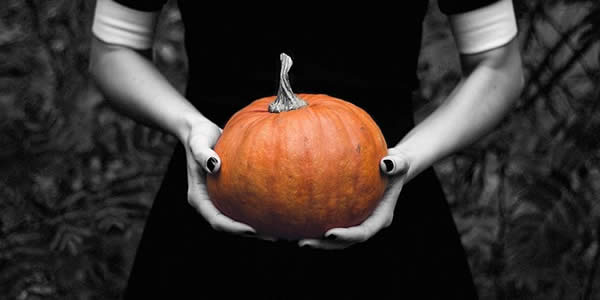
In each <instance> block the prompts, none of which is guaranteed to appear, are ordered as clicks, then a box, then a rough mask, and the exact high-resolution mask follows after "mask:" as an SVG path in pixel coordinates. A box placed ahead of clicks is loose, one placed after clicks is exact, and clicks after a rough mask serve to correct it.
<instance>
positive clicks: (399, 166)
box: [379, 153, 409, 175]
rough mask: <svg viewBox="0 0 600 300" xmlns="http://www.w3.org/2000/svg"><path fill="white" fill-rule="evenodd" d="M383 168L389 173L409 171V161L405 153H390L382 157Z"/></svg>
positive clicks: (381, 166) (395, 173)
mask: <svg viewBox="0 0 600 300" xmlns="http://www.w3.org/2000/svg"><path fill="white" fill-rule="evenodd" d="M379 167H380V168H381V170H382V171H383V172H384V173H385V174H387V175H400V174H405V173H406V172H408V168H409V163H408V159H407V158H406V156H404V155H403V154H399V153H397V154H390V155H388V156H385V157H384V158H382V159H381V162H380V163H379Z"/></svg>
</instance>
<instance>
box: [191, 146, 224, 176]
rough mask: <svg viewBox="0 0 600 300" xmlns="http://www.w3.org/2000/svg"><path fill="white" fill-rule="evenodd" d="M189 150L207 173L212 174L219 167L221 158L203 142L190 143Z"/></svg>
mask: <svg viewBox="0 0 600 300" xmlns="http://www.w3.org/2000/svg"><path fill="white" fill-rule="evenodd" d="M190 150H191V152H192V155H193V157H194V159H195V160H196V161H197V162H198V164H199V165H200V166H202V168H203V169H204V170H205V171H206V172H207V173H209V174H214V173H216V172H218V171H219V169H220V168H221V158H220V157H219V155H218V154H217V152H215V151H214V150H213V149H211V148H210V147H208V146H206V145H205V144H204V143H190Z"/></svg>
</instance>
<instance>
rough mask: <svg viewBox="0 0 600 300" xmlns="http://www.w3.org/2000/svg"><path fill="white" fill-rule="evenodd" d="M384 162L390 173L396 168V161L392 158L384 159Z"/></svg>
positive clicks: (386, 169)
mask: <svg viewBox="0 0 600 300" xmlns="http://www.w3.org/2000/svg"><path fill="white" fill-rule="evenodd" d="M383 163H384V164H385V171H386V172H387V173H390V172H392V171H393V170H394V162H393V161H392V160H391V159H384V160H383Z"/></svg>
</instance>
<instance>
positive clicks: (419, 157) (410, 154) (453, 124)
mask: <svg viewBox="0 0 600 300" xmlns="http://www.w3.org/2000/svg"><path fill="white" fill-rule="evenodd" d="M462 62H463V72H464V73H465V74H466V76H465V77H463V79H462V80H461V81H460V83H459V84H458V85H457V86H456V88H455V89H454V90H453V92H452V93H451V94H450V95H449V96H448V98H447V99H446V101H445V102H444V103H443V104H442V105H440V107H438V108H437V109H436V110H435V111H434V112H433V113H432V114H431V115H429V116H428V117H427V118H426V119H425V120H423V121H422V122H421V123H419V124H418V125H417V126H416V127H415V128H414V129H413V130H412V131H411V132H409V133H408V134H407V135H406V136H405V137H404V138H403V139H402V141H400V143H398V145H396V147H395V148H396V149H397V150H399V151H400V152H401V153H403V154H404V155H406V156H407V158H408V160H409V161H410V169H409V171H408V175H407V176H408V179H409V180H410V179H411V178H413V177H414V176H416V175H417V174H419V173H420V172H421V171H423V170H424V169H426V168H427V167H429V166H431V165H432V164H434V163H435V162H437V161H439V160H440V159H442V158H444V157H446V156H447V155H450V154H451V153H453V152H455V151H456V150H458V149H460V148H462V147H464V146H466V145H468V144H471V143H472V142H474V141H476V140H478V139H479V138H481V137H482V136H483V135H485V134H487V133H488V132H490V131H491V130H492V129H493V128H494V127H495V126H496V125H497V124H498V123H499V122H500V120H502V118H503V117H504V116H505V115H506V113H507V112H508V111H509V110H510V109H511V107H512V106H513V104H514V103H515V100H516V99H518V96H519V94H520V92H521V89H522V84H523V80H522V76H523V75H522V68H521V58H520V55H519V50H518V46H517V42H516V40H513V41H512V42H511V43H509V44H508V45H506V46H505V47H502V48H499V49H495V50H491V51H489V52H487V53H484V54H481V55H479V56H472V57H470V58H469V57H466V58H465V57H463V61H462Z"/></svg>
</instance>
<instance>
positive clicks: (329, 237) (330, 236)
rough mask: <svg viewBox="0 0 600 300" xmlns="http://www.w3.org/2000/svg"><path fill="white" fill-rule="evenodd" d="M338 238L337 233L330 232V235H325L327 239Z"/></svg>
mask: <svg viewBox="0 0 600 300" xmlns="http://www.w3.org/2000/svg"><path fill="white" fill-rule="evenodd" d="M337 238H338V237H337V235H335V234H330V235H327V236H325V239H328V240H331V241H333V240H337Z"/></svg>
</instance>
